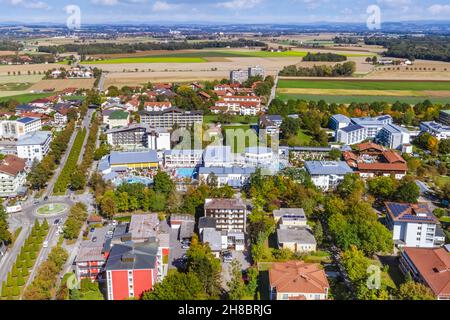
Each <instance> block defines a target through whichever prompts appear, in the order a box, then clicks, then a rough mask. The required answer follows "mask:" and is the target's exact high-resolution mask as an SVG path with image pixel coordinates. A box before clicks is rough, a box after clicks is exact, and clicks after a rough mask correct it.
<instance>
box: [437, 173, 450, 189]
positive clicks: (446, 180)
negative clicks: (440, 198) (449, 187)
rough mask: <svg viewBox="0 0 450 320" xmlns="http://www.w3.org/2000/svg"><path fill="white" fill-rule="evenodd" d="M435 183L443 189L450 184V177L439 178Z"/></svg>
mask: <svg viewBox="0 0 450 320" xmlns="http://www.w3.org/2000/svg"><path fill="white" fill-rule="evenodd" d="M434 183H435V184H436V185H437V186H438V187H439V188H443V187H444V186H445V185H446V184H447V183H450V177H449V176H438V177H435V178H434Z"/></svg>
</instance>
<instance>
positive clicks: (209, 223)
mask: <svg viewBox="0 0 450 320" xmlns="http://www.w3.org/2000/svg"><path fill="white" fill-rule="evenodd" d="M216 225H217V223H216V219H215V218H213V217H201V218H200V219H199V220H198V228H199V229H203V228H211V229H215V228H216Z"/></svg>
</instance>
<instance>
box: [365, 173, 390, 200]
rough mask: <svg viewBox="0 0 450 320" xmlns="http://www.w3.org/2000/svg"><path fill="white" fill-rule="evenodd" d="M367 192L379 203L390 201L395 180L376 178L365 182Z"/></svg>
mask: <svg viewBox="0 0 450 320" xmlns="http://www.w3.org/2000/svg"><path fill="white" fill-rule="evenodd" d="M367 184H368V187H369V192H370V193H371V194H372V195H373V196H374V197H376V198H379V199H380V200H381V201H383V200H387V199H391V198H392V197H393V195H394V192H395V190H396V184H397V182H396V180H395V179H394V178H392V177H377V178H374V179H371V180H369V181H368V182H367Z"/></svg>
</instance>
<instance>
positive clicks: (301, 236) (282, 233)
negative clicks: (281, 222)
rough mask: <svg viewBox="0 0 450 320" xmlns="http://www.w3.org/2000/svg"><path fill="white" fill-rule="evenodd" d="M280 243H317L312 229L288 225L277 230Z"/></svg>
mask: <svg viewBox="0 0 450 320" xmlns="http://www.w3.org/2000/svg"><path fill="white" fill-rule="evenodd" d="M277 239H278V243H289V242H291V243H292V242H295V243H304V244H316V239H315V238H314V235H313V233H312V231H311V230H310V229H309V228H306V227H288V228H279V229H278V230H277Z"/></svg>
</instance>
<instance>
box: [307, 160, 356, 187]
mask: <svg viewBox="0 0 450 320" xmlns="http://www.w3.org/2000/svg"><path fill="white" fill-rule="evenodd" d="M305 169H306V171H307V172H308V174H309V175H310V176H311V180H312V182H313V183H314V184H315V185H316V186H317V187H318V188H321V189H322V190H324V191H327V190H330V189H334V188H336V187H337V186H338V184H339V183H340V182H341V181H342V180H344V177H345V175H346V174H349V173H352V172H353V171H352V169H351V168H350V167H349V166H348V164H347V163H346V162H345V161H306V162H305Z"/></svg>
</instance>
